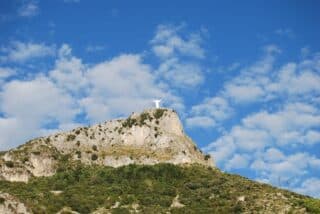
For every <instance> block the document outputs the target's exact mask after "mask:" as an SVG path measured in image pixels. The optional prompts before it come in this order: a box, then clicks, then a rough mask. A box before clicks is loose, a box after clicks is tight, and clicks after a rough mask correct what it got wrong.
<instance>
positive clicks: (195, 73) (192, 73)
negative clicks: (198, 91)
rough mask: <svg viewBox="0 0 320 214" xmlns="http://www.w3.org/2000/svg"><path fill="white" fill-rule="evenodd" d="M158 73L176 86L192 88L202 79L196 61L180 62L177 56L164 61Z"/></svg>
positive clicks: (200, 70)
mask: <svg viewBox="0 0 320 214" xmlns="http://www.w3.org/2000/svg"><path fill="white" fill-rule="evenodd" d="M158 74H159V75H161V76H162V77H163V78H164V79H165V80H166V81H168V82H170V84H171V85H173V86H174V87H177V88H192V87H195V86H197V85H199V84H201V83H202V82H203V81H204V77H203V74H202V69H201V67H200V66H199V65H198V64H196V63H181V62H179V60H178V59H177V58H172V59H168V60H166V61H164V62H163V63H162V64H161V65H160V67H159V69H158Z"/></svg>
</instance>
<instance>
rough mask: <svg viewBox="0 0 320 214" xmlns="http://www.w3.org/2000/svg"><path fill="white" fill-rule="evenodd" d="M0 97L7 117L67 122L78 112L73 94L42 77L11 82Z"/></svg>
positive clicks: (0, 106) (1, 107)
mask: <svg viewBox="0 0 320 214" xmlns="http://www.w3.org/2000/svg"><path fill="white" fill-rule="evenodd" d="M0 98H1V104H0V109H1V111H2V112H3V113H4V114H5V115H6V116H7V117H15V118H23V119H25V120H30V121H35V122H37V121H41V122H42V123H46V121H48V120H58V121H69V120H71V119H72V118H73V117H74V115H75V113H77V112H76V111H75V110H74V109H73V100H72V97H70V96H69V95H67V94H66V93H65V92H64V91H63V90H61V89H59V88H57V87H56V86H55V85H54V84H53V83H52V82H50V80H48V79H47V78H45V77H38V78H36V79H34V80H31V81H18V80H15V81H11V82H9V83H7V84H5V86H4V87H3V91H2V92H1V97H0ZM31 109H32V110H31Z"/></svg>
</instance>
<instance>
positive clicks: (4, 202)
mask: <svg viewBox="0 0 320 214" xmlns="http://www.w3.org/2000/svg"><path fill="white" fill-rule="evenodd" d="M0 213H4V214H17V213H18V214H29V213H30V212H29V211H28V209H27V207H26V206H25V205H24V204H23V203H21V202H20V201H19V200H18V199H17V198H15V197H13V196H12V195H10V194H8V193H1V192H0Z"/></svg>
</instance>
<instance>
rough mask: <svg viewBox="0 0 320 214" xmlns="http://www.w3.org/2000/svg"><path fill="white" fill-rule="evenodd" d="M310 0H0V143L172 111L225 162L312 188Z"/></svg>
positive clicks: (319, 151)
mask: <svg viewBox="0 0 320 214" xmlns="http://www.w3.org/2000/svg"><path fill="white" fill-rule="evenodd" d="M319 20H320V2H319V1H316V0H305V1H298V0H283V1H268V2H267V3H266V2H265V1H241V2H240V1H228V0H226V1H209V0H208V1H186V0H184V1H179V0H176V1H172V0H171V1H168V0H162V1H157V2H156V1H146V0H145V1H143V0H141V1H124V0H110V1H102V0H100V1H99V0H90V1H89V0H56V1H49V0H42V1H36V0H1V1H0V150H8V149H11V148H14V147H16V146H18V145H21V144H23V143H24V142H26V141H27V140H29V139H32V138H34V137H39V136H44V135H48V134H51V133H55V132H57V131H66V130H70V129H72V128H74V127H78V126H87V125H90V124H95V123H99V122H103V121H105V120H108V119H112V118H118V117H126V116H128V115H130V114H131V112H134V111H136V112H140V111H142V110H143V109H145V108H150V107H153V103H152V100H153V99H154V98H161V99H162V100H163V102H162V103H161V104H162V106H164V107H167V108H173V109H175V110H176V111H177V112H178V114H179V115H180V117H181V120H182V122H183V125H184V127H185V131H186V133H187V134H188V135H189V136H191V138H192V139H193V140H194V141H195V142H196V143H197V145H198V146H199V147H200V148H201V149H202V150H203V151H204V152H206V153H208V154H211V155H212V156H213V159H214V161H215V164H216V165H217V166H218V167H219V168H220V169H221V170H223V171H226V172H229V173H236V174H240V175H242V176H245V177H248V178H250V179H254V180H256V181H259V182H265V183H269V184H272V185H275V186H278V187H281V188H286V189H289V190H292V191H296V192H299V193H302V194H307V195H311V196H314V197H318V198H320V170H319V169H320V108H319V106H320V42H319V38H320V27H319Z"/></svg>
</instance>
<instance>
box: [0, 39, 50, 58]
mask: <svg viewBox="0 0 320 214" xmlns="http://www.w3.org/2000/svg"><path fill="white" fill-rule="evenodd" d="M1 52H2V53H3V54H4V55H3V56H1V57H0V59H1V61H12V62H25V61H27V60H30V59H34V58H40V57H46V56H53V55H54V54H55V46H48V45H45V44H43V43H32V42H28V43H23V42H20V41H14V42H11V44H10V46H7V47H2V48H1Z"/></svg>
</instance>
